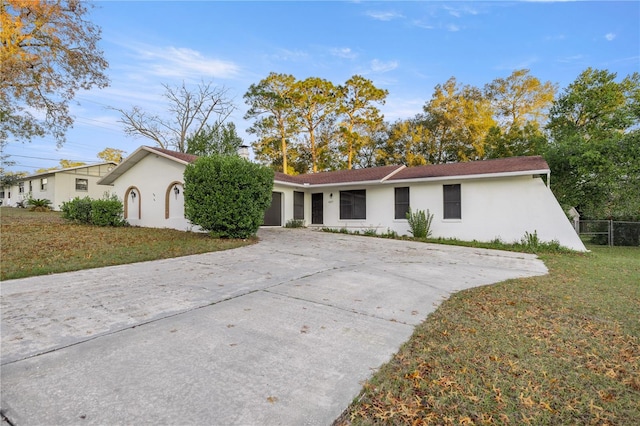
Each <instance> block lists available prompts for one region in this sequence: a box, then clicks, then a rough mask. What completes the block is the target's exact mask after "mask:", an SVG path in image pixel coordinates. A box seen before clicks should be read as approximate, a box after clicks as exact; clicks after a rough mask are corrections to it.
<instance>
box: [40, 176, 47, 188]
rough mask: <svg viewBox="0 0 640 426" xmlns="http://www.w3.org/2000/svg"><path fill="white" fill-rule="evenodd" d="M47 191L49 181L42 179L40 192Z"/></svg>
mask: <svg viewBox="0 0 640 426" xmlns="http://www.w3.org/2000/svg"><path fill="white" fill-rule="evenodd" d="M46 190H47V179H46V178H44V179H40V191H46Z"/></svg>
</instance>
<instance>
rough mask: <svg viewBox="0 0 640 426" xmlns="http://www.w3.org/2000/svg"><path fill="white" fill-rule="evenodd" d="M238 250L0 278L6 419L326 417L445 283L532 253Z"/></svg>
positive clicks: (356, 241) (402, 245) (290, 233)
mask: <svg viewBox="0 0 640 426" xmlns="http://www.w3.org/2000/svg"><path fill="white" fill-rule="evenodd" d="M259 236H260V238H261V242H260V243H259V244H256V245H253V246H248V247H243V248H240V249H235V250H230V251H225V252H219V253H209V254H203V255H196V256H189V257H183V258H177V259H167V260H160V261H154V262H145V263H138V264H133V265H122V266H115V267H108V268H100V269H92V270H86V271H79V272H73V273H64V274H57V275H50V276H44V277H34V278H26V279H20V280H12V281H7V282H3V283H2V293H1V302H2V313H1V316H2V317H1V333H2V348H1V364H2V366H1V372H0V373H1V379H2V382H1V386H2V387H1V409H2V413H3V415H5V416H6V417H7V418H8V419H9V421H11V422H12V423H14V424H16V425H38V424H65V425H67V424H83V425H85V424H109V425H113V424H219V425H231V424H237V425H273V424H284V425H301V424H310V425H327V424H330V423H331V422H332V421H333V420H334V419H335V418H336V417H338V416H339V415H340V413H341V412H342V411H343V410H344V409H345V408H346V406H347V405H348V404H349V403H350V402H351V400H352V398H353V397H355V396H356V395H357V393H358V392H359V390H360V388H361V383H362V381H363V380H365V379H367V378H368V377H370V376H371V374H372V373H373V372H374V371H375V370H376V368H378V367H379V366H380V365H381V364H383V363H384V362H386V361H388V360H389V359H390V357H391V356H392V354H393V353H395V352H396V351H397V350H398V348H399V346H400V345H401V344H402V343H403V342H404V341H406V340H407V339H408V338H409V337H410V335H411V333H412V331H413V327H414V326H415V325H416V324H418V323H420V322H422V321H423V320H424V319H425V318H426V316H427V315H428V314H429V313H430V312H432V311H433V310H434V309H435V308H436V307H437V305H438V304H439V303H440V302H441V301H442V300H444V299H445V298H446V297H448V295H449V294H451V293H452V292H455V291H458V290H462V289H465V288H470V287H474V286H479V285H485V284H490V283H494V282H498V281H502V280H505V279H508V278H516V277H525V276H532V275H541V274H545V273H546V272H547V269H546V268H545V266H544V264H543V263H542V262H541V261H540V260H537V259H536V257H535V256H532V255H526V254H520V253H508V252H500V251H490V250H483V249H469V248H461V247H454V246H440V245H430V244H421V243H412V242H406V241H395V240H386V239H379V238H368V237H358V236H349V235H342V234H327V233H322V232H314V231H310V230H300V229H293V230H289V229H281V228H274V229H261V230H260V232H259Z"/></svg>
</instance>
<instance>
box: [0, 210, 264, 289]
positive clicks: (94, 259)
mask: <svg viewBox="0 0 640 426" xmlns="http://www.w3.org/2000/svg"><path fill="white" fill-rule="evenodd" d="M255 241H256V240H231V239H227V240H224V239H222V240H221V239H215V238H211V237H210V236H209V235H208V234H202V233H194V232H181V231H177V230H173V229H155V228H137V227H120V228H110V227H95V226H87V225H77V224H71V223H67V222H66V221H65V220H63V219H62V217H61V214H60V213H59V212H30V211H28V210H26V209H18V208H11V207H0V244H1V247H0V279H1V280H8V279H13V278H23V277H29V276H33V275H45V274H52V273H57V272H66V271H77V270H81V269H87V268H97V267H101V266H109V265H120V264H125V263H134V262H142V261H145V260H154V259H166V258H171V257H179V256H186V255H190V254H198V253H206V252H212V251H218V250H227V249H231V248H236V247H241V246H244V245H247V244H252V243H254V242H255Z"/></svg>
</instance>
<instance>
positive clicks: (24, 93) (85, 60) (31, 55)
mask: <svg viewBox="0 0 640 426" xmlns="http://www.w3.org/2000/svg"><path fill="white" fill-rule="evenodd" d="M89 7H90V6H89V5H88V4H87V3H85V2H81V1H78V0H61V1H17V0H2V2H0V43H1V44H2V48H1V49H0V63H1V64H2V72H0V140H3V141H4V140H7V139H8V137H9V135H12V136H13V137H14V138H15V139H17V140H22V141H30V140H31V139H33V138H34V137H38V136H44V135H45V134H51V135H52V136H53V137H54V138H55V140H56V142H57V144H58V146H61V145H62V144H63V143H64V142H65V133H66V131H67V129H68V128H69V127H71V126H72V125H73V118H72V117H71V116H70V115H69V102H70V101H71V100H72V99H73V98H74V97H75V94H76V92H77V91H78V90H89V89H91V88H93V87H98V88H102V87H106V86H107V85H108V84H109V80H108V78H107V76H106V75H105V74H104V71H105V70H106V68H107V66H108V64H107V61H106V60H105V59H104V57H103V53H102V51H101V50H100V49H99V48H98V42H99V40H100V28H98V27H97V26H95V25H93V24H91V23H90V22H89V21H87V14H88V9H89ZM33 111H37V112H39V113H42V115H43V116H44V119H40V118H39V117H37V115H36V114H34V113H33Z"/></svg>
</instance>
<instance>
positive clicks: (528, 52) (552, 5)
mask: <svg viewBox="0 0 640 426" xmlns="http://www.w3.org/2000/svg"><path fill="white" fill-rule="evenodd" d="M95 5H96V7H95V8H94V9H93V10H92V11H91V12H90V20H91V21H93V22H94V23H96V24H98V25H99V26H100V27H101V28H102V41H101V43H100V46H101V48H102V50H103V51H104V54H105V57H106V59H107V60H108V62H109V65H110V66H109V69H108V70H107V74H108V76H109V78H110V79H111V86H110V87H109V88H106V89H101V90H98V89H96V90H92V91H88V92H80V93H78V94H77V97H76V101H77V103H78V104H74V105H73V106H72V114H73V115H74V116H75V117H76V123H75V126H74V128H73V129H71V130H70V131H69V132H68V135H67V143H66V144H65V145H64V146H63V147H62V148H60V149H58V148H57V147H56V144H55V141H54V140H53V139H52V138H51V137H45V138H42V139H38V140H34V141H33V142H31V143H25V144H22V143H19V142H12V141H10V142H9V145H8V147H7V148H6V150H5V153H6V154H10V155H12V158H11V159H12V160H14V161H16V162H17V164H16V166H14V167H11V168H10V169H12V170H20V171H27V172H30V173H31V172H34V171H35V170H36V169H38V168H43V167H53V166H56V165H58V163H59V161H60V159H68V160H75V161H84V162H87V163H92V162H98V161H99V160H98V159H97V157H96V154H97V153H98V152H100V151H102V150H103V149H104V148H106V147H112V148H118V149H122V150H124V151H126V152H127V153H128V154H131V153H132V152H133V151H134V150H135V149H137V148H138V147H139V146H140V145H153V142H152V141H150V140H147V139H143V138H133V137H130V136H127V135H125V133H124V132H123V130H122V125H121V124H120V123H118V120H119V115H118V113H116V112H115V111H112V110H110V109H108V108H107V107H116V108H122V109H126V110H129V109H131V107H133V106H134V105H137V106H140V107H142V108H143V109H145V110H147V111H149V112H153V113H157V114H163V113H164V112H163V111H164V107H165V106H166V104H165V102H164V98H163V97H162V93H163V91H164V88H163V87H162V83H166V84H169V85H172V86H177V85H179V84H181V83H182V81H185V82H186V83H187V84H196V83H198V82H200V81H202V80H204V81H212V82H213V84H214V85H217V86H224V87H226V88H227V89H228V90H229V92H228V93H229V95H230V97H231V98H232V99H233V100H234V103H235V105H236V106H237V110H236V112H235V113H234V114H233V116H232V117H231V120H232V121H233V122H234V123H235V124H236V126H237V128H238V130H239V134H240V136H241V137H242V138H243V139H244V141H245V143H247V144H250V143H251V142H252V141H253V137H252V136H251V135H248V134H247V133H246V132H245V129H246V128H247V127H248V126H249V125H250V123H248V122H246V121H245V120H244V119H243V115H244V113H245V111H246V106H245V104H244V102H243V98H242V97H243V95H244V93H245V92H246V91H247V89H248V87H249V85H251V84H253V83H257V82H259V81H260V80H261V79H263V78H264V77H266V76H267V75H268V74H269V73H270V72H272V71H273V72H278V73H287V74H292V75H294V76H295V77H296V78H298V79H304V78H307V77H311V76H313V77H320V78H324V79H327V80H330V81H332V82H333V83H334V84H341V83H344V82H345V81H346V80H347V79H348V78H349V77H351V76H352V75H354V74H360V75H362V76H364V77H366V78H368V79H370V80H372V81H373V83H374V84H375V85H376V86H377V87H380V88H384V89H387V90H388V91H389V95H388V97H387V102H386V104H385V105H384V106H382V107H381V110H382V112H383V113H384V115H385V119H386V120H387V121H395V120H397V119H402V118H409V117H412V116H414V115H415V114H417V113H419V112H420V111H421V110H422V106H423V105H424V104H425V103H426V102H427V101H428V100H429V99H430V98H431V96H432V94H433V88H434V87H435V86H436V85H437V84H441V83H444V82H446V81H447V80H448V79H449V78H450V77H455V78H456V79H457V81H458V82H459V83H461V84H470V85H474V86H477V87H480V88H482V87H483V86H484V85H485V84H487V83H489V82H491V81H492V80H494V79H496V78H504V77H507V76H509V75H510V74H511V72H512V71H514V70H516V69H521V68H527V69H530V73H531V75H533V76H535V77H538V78H539V79H540V80H542V81H551V82H553V83H556V84H557V85H558V86H559V88H560V90H562V89H563V88H565V87H566V86H567V85H568V84H570V83H571V82H573V81H574V80H575V79H576V77H577V76H578V75H579V74H580V73H581V72H582V71H584V70H585V69H586V68H587V67H593V68H597V69H607V70H609V71H611V72H615V73H617V74H618V77H619V78H620V79H621V78H623V77H624V76H626V75H628V74H631V73H633V72H636V71H640V2H638V1H625V2H611V1H609V2H573V1H558V2H555V1H528V2H511V1H493V2H458V1H453V2H451V1H450V2H427V1H422V2H420V1H412V2H385V1H379V2H372V1H356V2H342V1H322V2H311V1H287V2H270V1H261V2H245V1H240V2H218V1H216V2H214V1H193V2H170V1H135V2H133V1H98V2H95Z"/></svg>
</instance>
